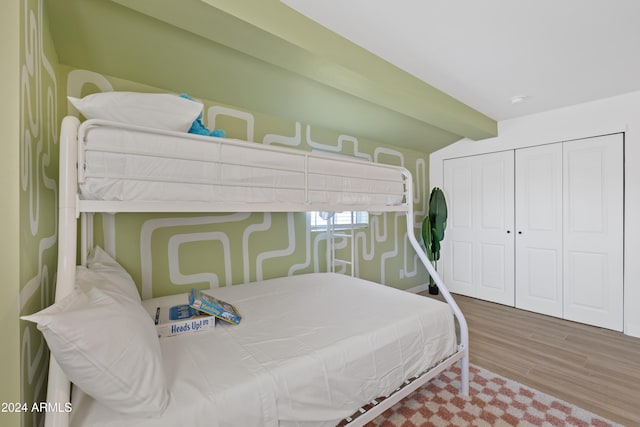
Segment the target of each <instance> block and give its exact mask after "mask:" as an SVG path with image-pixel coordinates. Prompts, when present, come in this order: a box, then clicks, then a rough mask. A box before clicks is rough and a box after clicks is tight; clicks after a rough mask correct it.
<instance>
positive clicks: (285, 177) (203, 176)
mask: <svg viewBox="0 0 640 427" xmlns="http://www.w3.org/2000/svg"><path fill="white" fill-rule="evenodd" d="M78 139H79V144H78V147H79V151H78V162H79V163H78V164H79V167H78V180H79V190H80V193H81V198H82V199H84V200H101V201H138V202H140V201H152V202H155V201H185V202H205V203H212V202H213V203H233V204H238V203H248V204H256V203H272V204H277V203H287V204H296V205H303V204H304V205H310V206H312V205H329V206H330V205H335V206H345V207H348V206H363V205H371V206H399V205H402V204H403V201H404V191H405V186H404V179H405V175H404V174H403V170H404V169H403V168H401V167H394V166H389V165H382V164H377V163H370V162H365V161H359V160H355V159H353V160H352V159H343V158H338V157H332V156H323V155H317V154H314V153H308V152H305V151H302V150H295V149H288V148H280V147H272V146H265V145H263V144H257V143H253V142H246V141H239V140H230V139H222V138H213V137H205V136H199V135H192V134H185V133H177V132H166V131H158V130H154V129H147V128H141V127H137V126H128V125H122V124H116V123H110V122H105V121H100V120H88V121H86V122H84V123H83V124H82V125H81V127H80V131H79V137H78ZM308 210H326V209H313V208H312V207H311V208H310V209H308ZM345 210H348V209H345ZM372 210H373V209H372Z"/></svg>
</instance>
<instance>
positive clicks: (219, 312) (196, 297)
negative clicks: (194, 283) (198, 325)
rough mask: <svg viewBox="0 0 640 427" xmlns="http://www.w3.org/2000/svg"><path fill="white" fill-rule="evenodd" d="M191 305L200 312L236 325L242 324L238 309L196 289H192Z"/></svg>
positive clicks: (190, 295)
mask: <svg viewBox="0 0 640 427" xmlns="http://www.w3.org/2000/svg"><path fill="white" fill-rule="evenodd" d="M189 305H190V306H191V307H193V308H195V309H196V310H200V311H202V312H204V313H207V314H210V315H212V316H215V317H217V318H218V319H220V320H224V321H225V322H229V323H232V324H234V325H237V324H238V323H240V320H241V319H242V317H241V316H240V313H239V312H238V309H237V308H235V307H234V306H233V305H231V304H229V303H228V302H225V301H222V300H219V299H217V298H214V297H212V296H211V295H208V294H205V293H203V292H200V291H198V290H196V289H191V293H190V294H189Z"/></svg>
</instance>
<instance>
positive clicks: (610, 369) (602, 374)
mask: <svg viewBox="0 0 640 427" xmlns="http://www.w3.org/2000/svg"><path fill="white" fill-rule="evenodd" d="M454 298H455V300H456V302H457V303H458V305H459V306H460V308H461V309H462V312H463V313H464V314H465V317H466V319H467V323H468V324H469V340H470V343H469V351H470V359H471V363H473V364H476V365H478V366H481V367H483V368H485V369H488V370H490V371H492V372H495V373H497V374H500V375H503V376H505V377H507V378H510V379H512V380H514V381H518V382H520V383H523V384H525V385H528V386H530V387H533V388H535V389H538V390H540V391H542V392H544V393H547V394H550V395H552V396H555V397H557V398H559V399H562V400H565V401H567V402H570V403H573V404H575V405H578V406H580V407H582V408H584V409H586V410H588V411H591V412H594V413H596V414H598V415H601V416H603V417H606V418H609V419H611V420H612V421H615V422H618V423H621V424H623V425H626V426H640V339H637V338H633V337H629V336H626V335H624V334H621V333H619V332H615V331H609V330H606V329H602V328H597V327H593V326H589V325H583V324H580V323H576V322H570V321H566V320H562V319H557V318H554V317H550V316H545V315H541V314H538V313H532V312H528V311H524V310H519V309H515V308H513V307H507V306H503V305H500V304H494V303H490V302H487V301H481V300H476V299H474V298H469V297H464V296H461V295H454Z"/></svg>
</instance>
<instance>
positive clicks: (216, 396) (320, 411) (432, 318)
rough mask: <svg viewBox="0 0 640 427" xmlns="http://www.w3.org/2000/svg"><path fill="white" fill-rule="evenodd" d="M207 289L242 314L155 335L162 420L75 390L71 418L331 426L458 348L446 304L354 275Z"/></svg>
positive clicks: (107, 423) (108, 422) (80, 426)
mask: <svg viewBox="0 0 640 427" xmlns="http://www.w3.org/2000/svg"><path fill="white" fill-rule="evenodd" d="M210 293H211V294H212V295H214V296H216V297H218V298H220V299H223V300H225V301H228V302H230V303H232V304H234V305H235V306H236V307H237V308H238V310H239V311H240V313H241V314H242V321H241V323H240V324H239V325H226V324H224V325H218V326H216V327H215V328H214V329H213V330H211V331H207V332H198V333H195V334H192V335H182V336H176V337H170V338H163V339H161V340H160V343H161V348H162V356H163V360H164V364H165V372H166V373H167V380H168V382H169V388H170V393H171V400H170V403H169V406H168V408H167V410H166V411H165V413H164V414H163V416H162V417H161V418H159V419H158V418H151V419H148V418H147V419H144V418H142V419H141V418H132V417H130V416H125V415H122V414H119V413H115V412H113V411H112V410H110V409H108V408H106V407H104V406H102V405H100V404H99V403H98V402H96V401H94V400H93V399H91V398H90V397H89V396H87V395H85V394H84V393H82V392H81V391H78V390H77V389H76V390H75V391H74V398H73V401H74V406H73V409H74V410H73V413H72V422H71V426H72V427H86V426H93V427H98V426H100V427H112V426H113V427H115V426H123V425H127V426H131V427H134V426H135V427H143V426H144V427H147V426H148V427H151V426H171V427H174V426H177V425H189V426H193V427H197V426H203V427H205V426H207V427H211V426H213V427H215V426H219V427H223V426H229V427H234V426H243V427H251V426H299V425H305V426H333V425H336V423H338V422H339V421H340V420H341V419H343V418H345V417H347V416H349V415H351V414H352V413H353V412H354V411H355V410H356V409H357V408H358V407H360V406H361V405H362V404H364V403H366V402H369V401H371V400H372V399H374V398H376V397H379V396H384V395H387V394H389V393H390V392H391V391H393V390H395V389H396V388H397V387H398V386H399V385H400V384H402V382H403V381H405V380H406V379H408V378H412V377H414V376H417V375H418V374H420V373H421V372H423V371H425V370H426V369H428V368H430V367H432V366H434V365H435V364H437V363H438V362H440V361H442V360H443V359H445V358H447V357H448V356H450V355H451V354H453V353H454V352H455V349H456V335H455V326H454V322H453V315H452V312H451V309H450V308H449V306H447V305H446V304H444V303H442V302H440V301H436V300H433V299H430V298H426V297H423V296H419V295H416V294H412V293H409V292H403V291H399V290H397V289H393V288H389V287H387V286H384V285H379V284H375V283H372V282H368V281H365V280H362V279H358V278H353V277H348V276H343V275H338V274H331V273H315V274H305V275H300V276H293V277H285V278H278V279H270V280H265V281H261V282H255V283H250V284H246V285H235V286H231V287H225V288H218V289H212V290H210ZM171 298H176V296H173V297H162V298H155V299H153V300H147V301H144V302H143V304H145V305H146V306H148V307H149V306H150V307H154V306H155V304H158V303H166V302H167V301H168V300H167V299H171ZM148 307H147V308H148Z"/></svg>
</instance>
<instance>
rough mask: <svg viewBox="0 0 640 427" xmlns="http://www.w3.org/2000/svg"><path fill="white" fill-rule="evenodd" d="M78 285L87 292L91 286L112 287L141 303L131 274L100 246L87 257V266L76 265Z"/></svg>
mask: <svg viewBox="0 0 640 427" xmlns="http://www.w3.org/2000/svg"><path fill="white" fill-rule="evenodd" d="M76 286H77V287H79V288H81V289H82V290H84V291H85V292H86V291H88V290H89V289H91V288H100V289H110V290H113V291H114V292H119V293H121V294H122V295H126V296H127V297H129V298H130V299H131V301H133V302H135V303H138V304H140V303H141V299H140V294H139V293H138V288H137V287H136V284H135V282H134V281H133V279H132V278H131V275H130V274H129V273H128V272H127V270H125V269H124V268H122V266H121V265H120V264H118V262H117V261H116V260H115V259H113V258H112V257H111V255H109V254H108V253H106V252H105V251H104V249H102V248H101V247H99V246H96V247H95V248H94V249H93V250H92V251H91V253H90V254H89V256H88V257H87V268H85V267H80V266H78V267H76Z"/></svg>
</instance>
